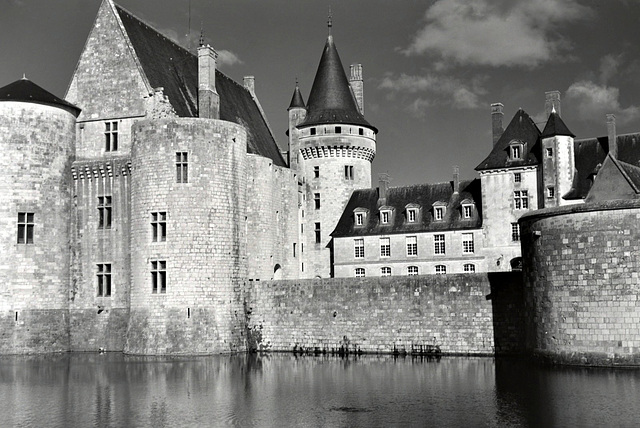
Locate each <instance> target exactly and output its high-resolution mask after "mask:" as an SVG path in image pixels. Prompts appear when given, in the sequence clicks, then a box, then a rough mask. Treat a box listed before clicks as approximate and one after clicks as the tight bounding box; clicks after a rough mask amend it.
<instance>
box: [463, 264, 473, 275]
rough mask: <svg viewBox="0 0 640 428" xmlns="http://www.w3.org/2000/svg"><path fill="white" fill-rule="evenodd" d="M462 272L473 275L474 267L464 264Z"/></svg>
mask: <svg viewBox="0 0 640 428" xmlns="http://www.w3.org/2000/svg"><path fill="white" fill-rule="evenodd" d="M463 270H464V272H466V273H473V272H475V271H476V265H474V264H472V263H465V265H464V266H463Z"/></svg>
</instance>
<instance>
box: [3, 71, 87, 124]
mask: <svg viewBox="0 0 640 428" xmlns="http://www.w3.org/2000/svg"><path fill="white" fill-rule="evenodd" d="M0 101H22V102H27V103H35V104H44V105H49V106H53V107H60V108H62V109H64V110H66V111H68V112H69V113H71V114H73V115H75V116H76V117H78V115H79V114H80V108H79V107H76V106H74V105H73V104H71V103H69V102H67V101H65V100H63V99H62V98H58V97H56V96H55V95H53V94H52V93H51V92H49V91H47V90H46V89H44V88H42V87H41V86H38V85H36V84H35V83H33V82H32V81H31V80H29V79H26V78H22V79H20V80H16V81H15V82H13V83H9V84H8V85H7V86H3V87H2V88H0Z"/></svg>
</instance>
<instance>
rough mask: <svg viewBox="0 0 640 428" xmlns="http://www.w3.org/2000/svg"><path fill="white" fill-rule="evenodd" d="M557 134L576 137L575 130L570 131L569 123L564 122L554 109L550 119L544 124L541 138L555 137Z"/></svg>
mask: <svg viewBox="0 0 640 428" xmlns="http://www.w3.org/2000/svg"><path fill="white" fill-rule="evenodd" d="M556 135H567V136H569V137H572V138H573V137H575V135H574V134H573V132H571V131H569V128H567V125H565V124H564V121H563V120H562V118H561V117H560V115H559V114H558V113H556V112H555V111H554V112H552V113H551V114H550V115H549V119H547V124H546V125H545V126H544V130H543V131H542V135H541V136H540V138H547V137H554V136H556Z"/></svg>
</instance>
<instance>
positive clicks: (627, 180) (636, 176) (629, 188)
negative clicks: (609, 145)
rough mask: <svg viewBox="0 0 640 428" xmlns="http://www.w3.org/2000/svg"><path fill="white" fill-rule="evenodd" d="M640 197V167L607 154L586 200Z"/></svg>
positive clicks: (596, 200) (598, 200)
mask: <svg viewBox="0 0 640 428" xmlns="http://www.w3.org/2000/svg"><path fill="white" fill-rule="evenodd" d="M638 198H640V167H637V166H634V165H630V164H628V163H626V162H623V161H620V160H618V159H616V158H614V157H613V156H611V154H607V156H606V158H605V160H604V163H603V164H602V168H600V170H599V172H598V175H597V177H596V179H595V182H594V183H593V186H592V187H591V189H590V190H589V193H588V194H587V197H586V198H585V202H601V201H611V200H619V199H638Z"/></svg>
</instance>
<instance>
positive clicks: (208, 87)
mask: <svg viewBox="0 0 640 428" xmlns="http://www.w3.org/2000/svg"><path fill="white" fill-rule="evenodd" d="M217 59H218V53H217V52H216V51H215V50H214V49H213V48H212V47H211V46H209V45H206V46H205V45H200V47H198V117H201V118H206V119H220V96H219V95H218V93H217V92H216V60H217Z"/></svg>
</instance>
